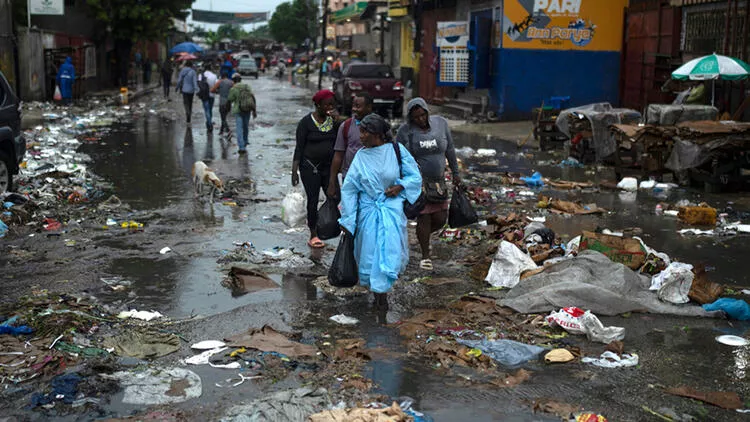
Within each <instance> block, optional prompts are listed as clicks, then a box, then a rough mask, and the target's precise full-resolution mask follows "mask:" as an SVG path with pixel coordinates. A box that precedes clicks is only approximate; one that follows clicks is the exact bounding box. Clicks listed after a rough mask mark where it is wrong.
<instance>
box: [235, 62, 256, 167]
mask: <svg viewBox="0 0 750 422" xmlns="http://www.w3.org/2000/svg"><path fill="white" fill-rule="evenodd" d="M232 79H233V80H234V86H233V87H232V89H230V90H229V98H228V100H229V102H230V103H232V113H233V114H234V115H235V122H236V124H235V129H234V130H235V132H237V146H239V151H238V153H239V154H245V153H247V150H246V148H247V137H248V130H249V129H250V115H251V114H252V116H253V118H256V117H258V113H257V112H256V104H255V95H253V90H252V89H251V88H250V85H248V84H243V83H242V76H240V74H239V73H236V74H235V75H234V76H233V77H232Z"/></svg>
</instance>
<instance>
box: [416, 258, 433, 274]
mask: <svg viewBox="0 0 750 422" xmlns="http://www.w3.org/2000/svg"><path fill="white" fill-rule="evenodd" d="M419 268H421V269H423V270H427V271H432V260H431V259H423V260H421V261H419Z"/></svg>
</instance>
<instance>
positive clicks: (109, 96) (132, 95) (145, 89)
mask: <svg viewBox="0 0 750 422" xmlns="http://www.w3.org/2000/svg"><path fill="white" fill-rule="evenodd" d="M159 88H160V86H159V84H158V83H152V84H149V85H147V86H142V87H141V88H140V89H137V90H136V91H130V92H129V93H128V94H129V95H128V102H129V103H132V102H134V101H136V100H138V99H140V98H142V97H144V96H146V95H148V94H150V93H151V92H153V91H154V90H156V89H159ZM95 100H99V101H101V103H100V104H97V105H102V106H113V105H117V104H119V103H120V90H119V89H109V90H104V91H95V92H89V93H86V95H85V97H84V98H82V99H79V100H78V101H77V104H79V105H84V104H86V103H88V102H89V101H95ZM44 104H50V103H44ZM71 107H76V105H75V103H74V105H73V106H71ZM57 110H60V108H58V107H56V105H53V107H52V108H50V109H48V110H46V109H44V108H41V107H34V108H32V109H29V108H26V107H24V109H23V113H22V120H21V129H22V130H26V129H30V128H32V127H34V126H38V125H40V124H42V122H43V121H44V118H43V116H44V114H45V113H49V112H53V111H57Z"/></svg>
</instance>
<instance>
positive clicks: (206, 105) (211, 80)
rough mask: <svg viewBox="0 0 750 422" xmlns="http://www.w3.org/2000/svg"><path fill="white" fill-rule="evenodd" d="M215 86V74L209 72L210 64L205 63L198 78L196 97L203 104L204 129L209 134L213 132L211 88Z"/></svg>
mask: <svg viewBox="0 0 750 422" xmlns="http://www.w3.org/2000/svg"><path fill="white" fill-rule="evenodd" d="M214 85H216V74H215V73H213V72H211V64H210V63H206V65H205V67H204V68H203V73H201V75H200V78H198V97H199V98H200V100H201V101H202V102H203V114H204V115H205V116H206V129H207V130H208V131H209V132H211V131H213V130H214V98H215V97H216V94H214V93H212V92H211V88H212V87H213V86H214Z"/></svg>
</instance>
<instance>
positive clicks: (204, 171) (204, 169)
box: [192, 161, 224, 203]
mask: <svg viewBox="0 0 750 422" xmlns="http://www.w3.org/2000/svg"><path fill="white" fill-rule="evenodd" d="M192 175H193V186H194V188H195V197H196V198H197V197H199V196H201V195H203V185H208V186H209V188H210V190H209V192H208V193H209V195H210V198H211V203H213V202H214V193H216V191H217V190H218V191H219V192H224V183H223V182H222V181H221V179H219V176H217V175H216V173H214V171H213V170H211V168H209V167H208V166H207V165H206V163H204V162H203V161H196V162H195V163H194V164H193V172H192Z"/></svg>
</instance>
